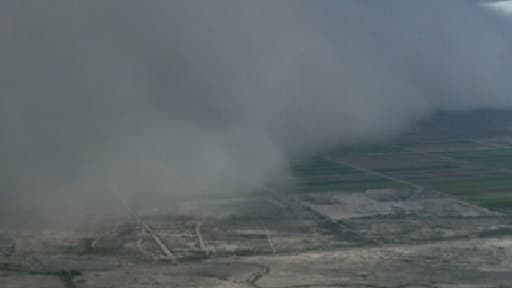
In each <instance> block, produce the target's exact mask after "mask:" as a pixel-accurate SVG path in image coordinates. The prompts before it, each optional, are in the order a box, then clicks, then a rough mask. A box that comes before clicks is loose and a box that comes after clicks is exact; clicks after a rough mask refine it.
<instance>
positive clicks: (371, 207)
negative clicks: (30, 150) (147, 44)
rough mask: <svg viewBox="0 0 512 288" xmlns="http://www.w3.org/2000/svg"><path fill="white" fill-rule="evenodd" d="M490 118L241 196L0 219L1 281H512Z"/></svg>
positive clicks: (501, 164)
mask: <svg viewBox="0 0 512 288" xmlns="http://www.w3.org/2000/svg"><path fill="white" fill-rule="evenodd" d="M493 115H494V116H493V117H494V118H493V117H490V116H489V115H487V114H486V113H485V112H479V113H476V112H472V113H462V114H460V115H444V114H441V115H438V116H436V117H434V118H433V119H431V120H429V121H427V122H425V123H422V124H421V125H419V126H418V127H417V128H416V129H415V130H413V131H412V132H411V133H409V134H407V135H404V136H402V137H400V138H399V139H398V140H396V141H393V142H390V143H383V144H382V145H379V146H372V147H363V146H361V147H358V148H357V149H355V148H350V149H348V148H343V149H335V150H332V151H327V152H325V153H323V154H319V155H313V156H312V157H309V158H308V159H304V160H301V161H297V162H296V163H294V164H293V166H292V169H291V170H292V171H293V177H287V178H286V179H285V178H283V179H278V180H276V181H275V182H274V183H270V184H267V185H266V186H263V187H261V189H258V190H257V191H254V192H253V193H250V194H242V195H241V194H236V195H232V194H212V195H208V197H199V198H200V199H197V198H198V197H189V198H185V197H183V198H180V199H176V200H173V201H155V202H158V204H153V205H146V206H144V205H135V204H134V203H130V202H129V201H124V200H123V199H118V200H119V205H118V208H117V209H110V210H108V211H106V210H103V209H97V210H95V209H90V210H87V211H81V213H83V214H85V215H88V216H87V217H85V218H86V219H89V220H87V221H84V222H83V223H82V224H80V225H76V226H72V227H69V226H65V225H63V226H59V225H56V226H55V227H53V226H52V227H48V226H44V225H42V227H43V228H41V225H36V224H34V225H33V226H32V227H31V226H26V227H29V228H25V229H23V228H19V229H18V228H16V227H8V226H6V225H4V226H2V227H6V228H5V229H3V230H1V231H0V287H2V288H22V287H41V288H107V287H133V288H149V287H258V288H307V287H361V288H364V287H367V288H477V287H488V288H498V287H501V288H504V287H512V214H511V208H512V194H510V191H511V189H512V180H511V179H512V178H511V177H510V176H511V174H512V170H511V168H512V125H511V124H512V115H510V113H503V114H500V113H497V114H493ZM496 115H497V116H496ZM488 116H489V117H488ZM482 119H484V120H482ZM454 121H458V122H460V123H458V124H457V125H454V127H469V126H470V127H473V128H472V129H471V130H470V131H469V130H468V131H466V132H465V131H460V130H457V131H453V130H452V129H450V125H448V123H453V122H454ZM482 122H484V123H482ZM478 123H481V124H482V125H481V127H480V128H478ZM475 127H477V129H475ZM134 207H137V208H134ZM2 213H3V214H4V215H2V217H4V218H5V217H15V216H16V217H20V218H23V219H28V220H27V221H28V222H30V221H33V222H37V221H38V215H30V213H29V212H28V211H3V212H2ZM16 213H17V214H16ZM27 221H26V222H27ZM34 227H38V228H34Z"/></svg>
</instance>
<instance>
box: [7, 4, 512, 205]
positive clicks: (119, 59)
mask: <svg viewBox="0 0 512 288" xmlns="http://www.w3.org/2000/svg"><path fill="white" fill-rule="evenodd" d="M510 28H511V23H510V20H509V19H508V18H506V17H501V16H497V13H495V12H493V11H492V10H491V9H484V8H483V7H482V5H479V3H478V2H476V1H440V0H437V1H436V0H432V1H408V0H407V1H406V0H403V1H400V0H394V1H360V0H357V1H355V0H354V1H350V0H346V1H335V0H320V1H301V0H290V1H287V0H282V1H270V0H258V1H249V0H247V1H244V0H216V1H209V0H174V1H172V0H171V1H163V0H162V1H160V0H152V1H135V0H119V1H114V0H92V1H69V0H48V1H37V0H32V1H31V0H24V1H18V0H4V1H1V3H0V36H1V41H2V45H0V63H1V66H0V159H1V162H0V177H1V179H0V200H1V201H0V202H1V206H2V207H4V209H6V207H10V208H12V207H19V205H22V206H23V205H24V206H23V207H44V206H45V205H46V204H48V203H62V205H70V203H74V204H75V205H76V203H84V202H87V201H89V200H91V199H92V200H95V201H96V200H102V199H105V198H109V197H111V196H109V195H113V194H117V193H121V194H122V195H124V196H123V197H138V199H140V198H149V197H151V195H189V194H200V195H202V194H206V195H208V193H224V192H243V191H251V190H253V189H255V188H257V187H259V186H261V185H263V184H264V183H265V182H266V181H269V180H270V179H272V177H274V176H275V175H279V174H280V173H286V166H287V161H288V160H289V159H290V158H292V157H297V156H300V155H307V154H308V153H312V152H314V151H319V150H321V149H324V148H327V147H330V146H332V145H354V144H358V143H362V142H370V141H377V140H380V139H384V138H388V137H393V136H395V135H397V134H399V133H400V132H402V131H404V129H407V127H409V126H410V125H412V124H414V123H415V122H416V121H418V120H419V119H421V118H423V117H426V116H427V115H429V114H430V113H433V112H435V111H439V110H461V109H465V110H467V109H483V108H485V109H507V108H512V97H511V91H512V81H510V79H509V78H510V75H512V71H511V70H512V69H511V67H512V66H511V65H510V64H511V63H510V62H511V61H512V60H511V59H512V57H510V51H511V48H512V46H511V45H512V39H511V35H512V34H511V33H510ZM93 202H94V201H93ZM98 202H101V201H98Z"/></svg>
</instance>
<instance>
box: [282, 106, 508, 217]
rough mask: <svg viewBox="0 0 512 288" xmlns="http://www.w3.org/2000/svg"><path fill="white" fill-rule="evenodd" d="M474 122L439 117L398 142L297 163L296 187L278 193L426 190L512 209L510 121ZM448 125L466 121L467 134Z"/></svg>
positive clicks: (469, 117) (468, 116)
mask: <svg viewBox="0 0 512 288" xmlns="http://www.w3.org/2000/svg"><path fill="white" fill-rule="evenodd" d="M474 117H475V115H472V114H471V113H466V115H464V116H462V117H459V118H462V119H458V118H457V119H455V120H454V119H451V118H450V116H448V115H440V116H438V117H437V118H433V119H432V120H429V121H426V122H425V123H422V124H421V125H420V126H419V127H418V128H417V129H416V130H414V131H413V132H411V133H409V134H407V135H404V136H402V137H401V138H400V139H399V140H397V141H394V142H388V143H382V144H380V145H377V146H376V145H372V146H359V147H355V148H354V147H352V148H340V149H335V150H333V151H330V152H328V153H325V154H324V155H322V156H317V158H315V159H314V160H311V161H309V162H303V163H298V164H296V165H295V166H294V167H293V172H294V176H295V177H296V180H295V182H293V183H290V184H289V185H288V186H287V187H286V186H284V187H279V188H282V189H285V190H288V191H294V192H301V193H302V192H304V193H314V192H335V191H337V192H343V191H345V192H347V191H364V190H367V189H385V188H393V189H408V188H409V189H411V188H416V189H418V188H421V189H422V191H436V192H440V193H447V194H450V195H453V196H455V197H458V198H460V199H463V200H467V201H469V202H472V203H475V204H478V205H482V206H484V207H486V208H490V209H498V210H503V209H512V140H511V136H512V129H509V128H510V126H507V124H506V123H508V122H506V121H504V120H507V119H508V120H509V122H510V120H511V119H509V118H510V116H507V115H500V116H499V117H498V118H499V119H500V120H501V121H504V122H494V121H492V119H491V120H489V118H487V121H488V122H489V123H488V124H489V125H488V126H485V125H478V124H476V126H475V127H474V129H470V128H471V127H468V126H471V125H475V120H474V119H472V118H474ZM507 117H509V118H507ZM446 121H455V122H460V123H459V124H461V125H462V124H463V123H464V121H466V122H467V123H464V125H462V126H460V127H468V130H466V129H461V130H462V131H453V130H452V129H450V127H448V128H447V127H445V126H443V123H445V122H446ZM454 127H459V126H454ZM506 127H509V128H506ZM435 128H437V129H435Z"/></svg>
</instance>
